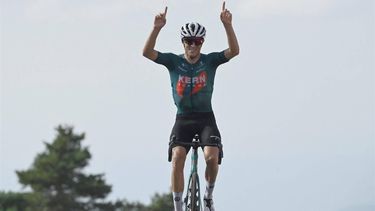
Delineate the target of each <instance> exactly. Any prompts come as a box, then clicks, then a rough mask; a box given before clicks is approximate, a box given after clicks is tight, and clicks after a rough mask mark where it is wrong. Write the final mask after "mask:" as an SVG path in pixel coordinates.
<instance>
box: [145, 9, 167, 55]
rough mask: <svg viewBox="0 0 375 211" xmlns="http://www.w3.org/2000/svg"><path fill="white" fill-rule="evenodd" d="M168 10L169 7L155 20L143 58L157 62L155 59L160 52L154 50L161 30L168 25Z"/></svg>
mask: <svg viewBox="0 0 375 211" xmlns="http://www.w3.org/2000/svg"><path fill="white" fill-rule="evenodd" d="M167 10H168V7H165V10H164V12H163V13H160V14H158V15H156V16H155V20H154V27H153V29H152V31H151V34H150V36H149V37H148V39H147V41H146V44H145V47H144V48H143V56H144V57H146V58H148V59H151V60H153V61H155V59H156V58H157V57H158V52H157V51H156V50H155V49H154V48H155V43H156V38H157V37H158V35H159V32H160V30H161V29H162V28H163V26H164V25H165V24H166V22H167V19H166V16H167Z"/></svg>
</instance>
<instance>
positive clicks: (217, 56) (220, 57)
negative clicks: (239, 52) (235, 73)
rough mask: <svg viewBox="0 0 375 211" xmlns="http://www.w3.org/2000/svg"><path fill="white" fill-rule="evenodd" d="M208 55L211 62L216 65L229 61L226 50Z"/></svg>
mask: <svg viewBox="0 0 375 211" xmlns="http://www.w3.org/2000/svg"><path fill="white" fill-rule="evenodd" d="M208 57H209V59H210V62H211V64H212V65H213V66H216V67H217V66H219V65H221V64H224V63H226V62H228V61H229V59H227V58H226V57H225V55H224V51H221V52H214V53H210V54H208Z"/></svg>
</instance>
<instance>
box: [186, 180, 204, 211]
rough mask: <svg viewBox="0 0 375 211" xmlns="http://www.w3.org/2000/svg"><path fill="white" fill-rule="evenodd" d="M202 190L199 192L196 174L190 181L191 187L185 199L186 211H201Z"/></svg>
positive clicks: (189, 186)
mask: <svg viewBox="0 0 375 211" xmlns="http://www.w3.org/2000/svg"><path fill="white" fill-rule="evenodd" d="M200 198H201V197H200V190H199V178H198V174H197V173H194V174H192V175H191V177H190V179H189V185H188V190H187V195H186V198H185V204H186V207H185V210H186V211H200V210H201V200H200Z"/></svg>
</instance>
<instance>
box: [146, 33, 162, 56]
mask: <svg viewBox="0 0 375 211" xmlns="http://www.w3.org/2000/svg"><path fill="white" fill-rule="evenodd" d="M160 30H161V28H156V27H154V28H153V29H152V31H151V34H150V36H149V37H148V39H147V41H146V44H145V47H144V48H143V56H144V57H146V58H149V59H151V60H155V59H156V57H157V51H156V50H155V49H154V48H155V44H156V39H157V37H158V35H159V32H160Z"/></svg>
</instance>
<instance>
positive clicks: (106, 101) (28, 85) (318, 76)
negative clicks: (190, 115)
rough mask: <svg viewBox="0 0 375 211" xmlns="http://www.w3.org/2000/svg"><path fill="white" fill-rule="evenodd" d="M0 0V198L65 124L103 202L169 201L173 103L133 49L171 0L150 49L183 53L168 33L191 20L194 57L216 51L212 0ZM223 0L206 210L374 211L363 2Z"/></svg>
mask: <svg viewBox="0 0 375 211" xmlns="http://www.w3.org/2000/svg"><path fill="white" fill-rule="evenodd" d="M0 2H1V57H0V58H1V66H0V67H1V75H0V76H1V81H0V82H1V86H0V87H1V98H0V100H1V103H0V106H1V113H0V114H1V116H0V117H1V122H0V124H1V127H0V129H1V130H0V133H1V134H0V190H13V191H21V190H22V187H21V186H20V185H19V184H18V181H17V177H16V175H15V170H22V169H26V168H28V167H29V166H30V165H31V163H32V161H33V159H34V157H35V155H36V154H37V153H39V152H41V151H42V150H44V146H43V143H42V142H43V141H48V142H50V141H52V139H53V138H54V136H55V131H54V128H55V127H56V126H57V125H59V124H69V125H73V126H75V128H76V131H77V132H85V133H86V134H87V136H86V140H85V144H86V145H87V146H89V147H90V151H91V152H92V154H93V159H92V160H91V162H90V166H89V167H88V168H87V172H91V173H105V175H106V180H107V182H108V183H109V184H112V185H113V192H112V194H111V195H110V196H109V197H108V199H117V198H127V199H128V200H140V201H142V202H145V203H148V202H149V199H150V196H151V195H152V194H153V193H155V192H167V191H168V190H169V186H170V185H169V178H170V163H168V162H167V160H166V159H167V154H166V152H167V146H168V145H167V144H168V137H169V133H170V131H171V129H172V125H173V123H174V116H175V112H176V108H175V106H174V105H173V100H172V96H171V88H170V82H169V76H168V73H167V71H166V69H165V68H164V67H163V66H160V65H157V64H155V63H153V62H151V61H149V60H147V59H145V58H143V57H142V48H143V45H144V42H145V40H146V38H147V36H148V35H149V33H150V31H151V28H152V23H153V17H154V15H155V14H157V13H158V12H161V11H163V9H164V7H165V6H166V5H168V7H169V9H168V16H167V25H166V26H165V27H164V29H163V30H162V32H161V33H160V35H159V38H158V41H157V45H156V48H157V49H158V50H160V51H162V52H175V53H181V52H182V45H181V43H180V40H179V34H178V33H179V28H180V26H181V25H182V24H184V23H185V22H190V21H198V22H200V23H202V24H203V25H205V26H206V28H207V37H206V42H205V43H204V46H203V47H202V51H203V52H204V53H208V52H212V51H221V50H223V49H225V48H226V47H227V43H226V36H225V31H224V29H223V26H222V24H221V22H220V19H219V14H220V9H221V4H222V2H221V1H210V2H202V1H197V0H192V1H189V2H186V1H167V0H163V1H146V0H139V1H129V0H121V1H120V0H107V1H100V0H91V1H88V0H82V1H69V0H65V1H62V0H34V1H31V0H0ZM226 5H227V8H228V9H229V10H231V12H232V13H233V25H234V28H235V31H236V33H237V36H238V40H239V43H240V47H241V53H240V55H239V56H238V57H236V58H234V59H233V60H232V61H230V62H229V63H227V64H224V65H222V66H220V67H219V69H218V72H217V75H216V82H215V92H214V96H213V107H214V111H215V114H216V118H217V121H218V126H219V129H220V131H221V134H222V136H223V143H224V153H225V157H224V160H223V164H222V166H221V167H220V173H219V177H218V181H217V186H216V189H215V193H214V195H215V199H216V206H217V209H218V210H257V211H273V210H278V211H301V210H304V211H370V210H374V209H375V168H374V166H375V132H374V131H375V111H374V110H375V87H374V86H375V85H374V80H375V76H374V70H375V64H374V62H375V59H374V58H375V43H374V37H375V33H374V30H375V16H374V13H375V8H374V7H375V5H374V1H372V0H360V1H354V0H342V1H338V0H325V1H323V0H316V1H313V0H305V1H297V0H285V1H282V2H281V1H276V0H262V1H260V0H252V1H245V0H237V1H226ZM201 157H202V156H201ZM202 161H203V160H201V161H200V164H201V165H200V167H201V171H200V173H201V175H202V176H203V162H202ZM187 167H189V163H187ZM187 169H188V168H187Z"/></svg>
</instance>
